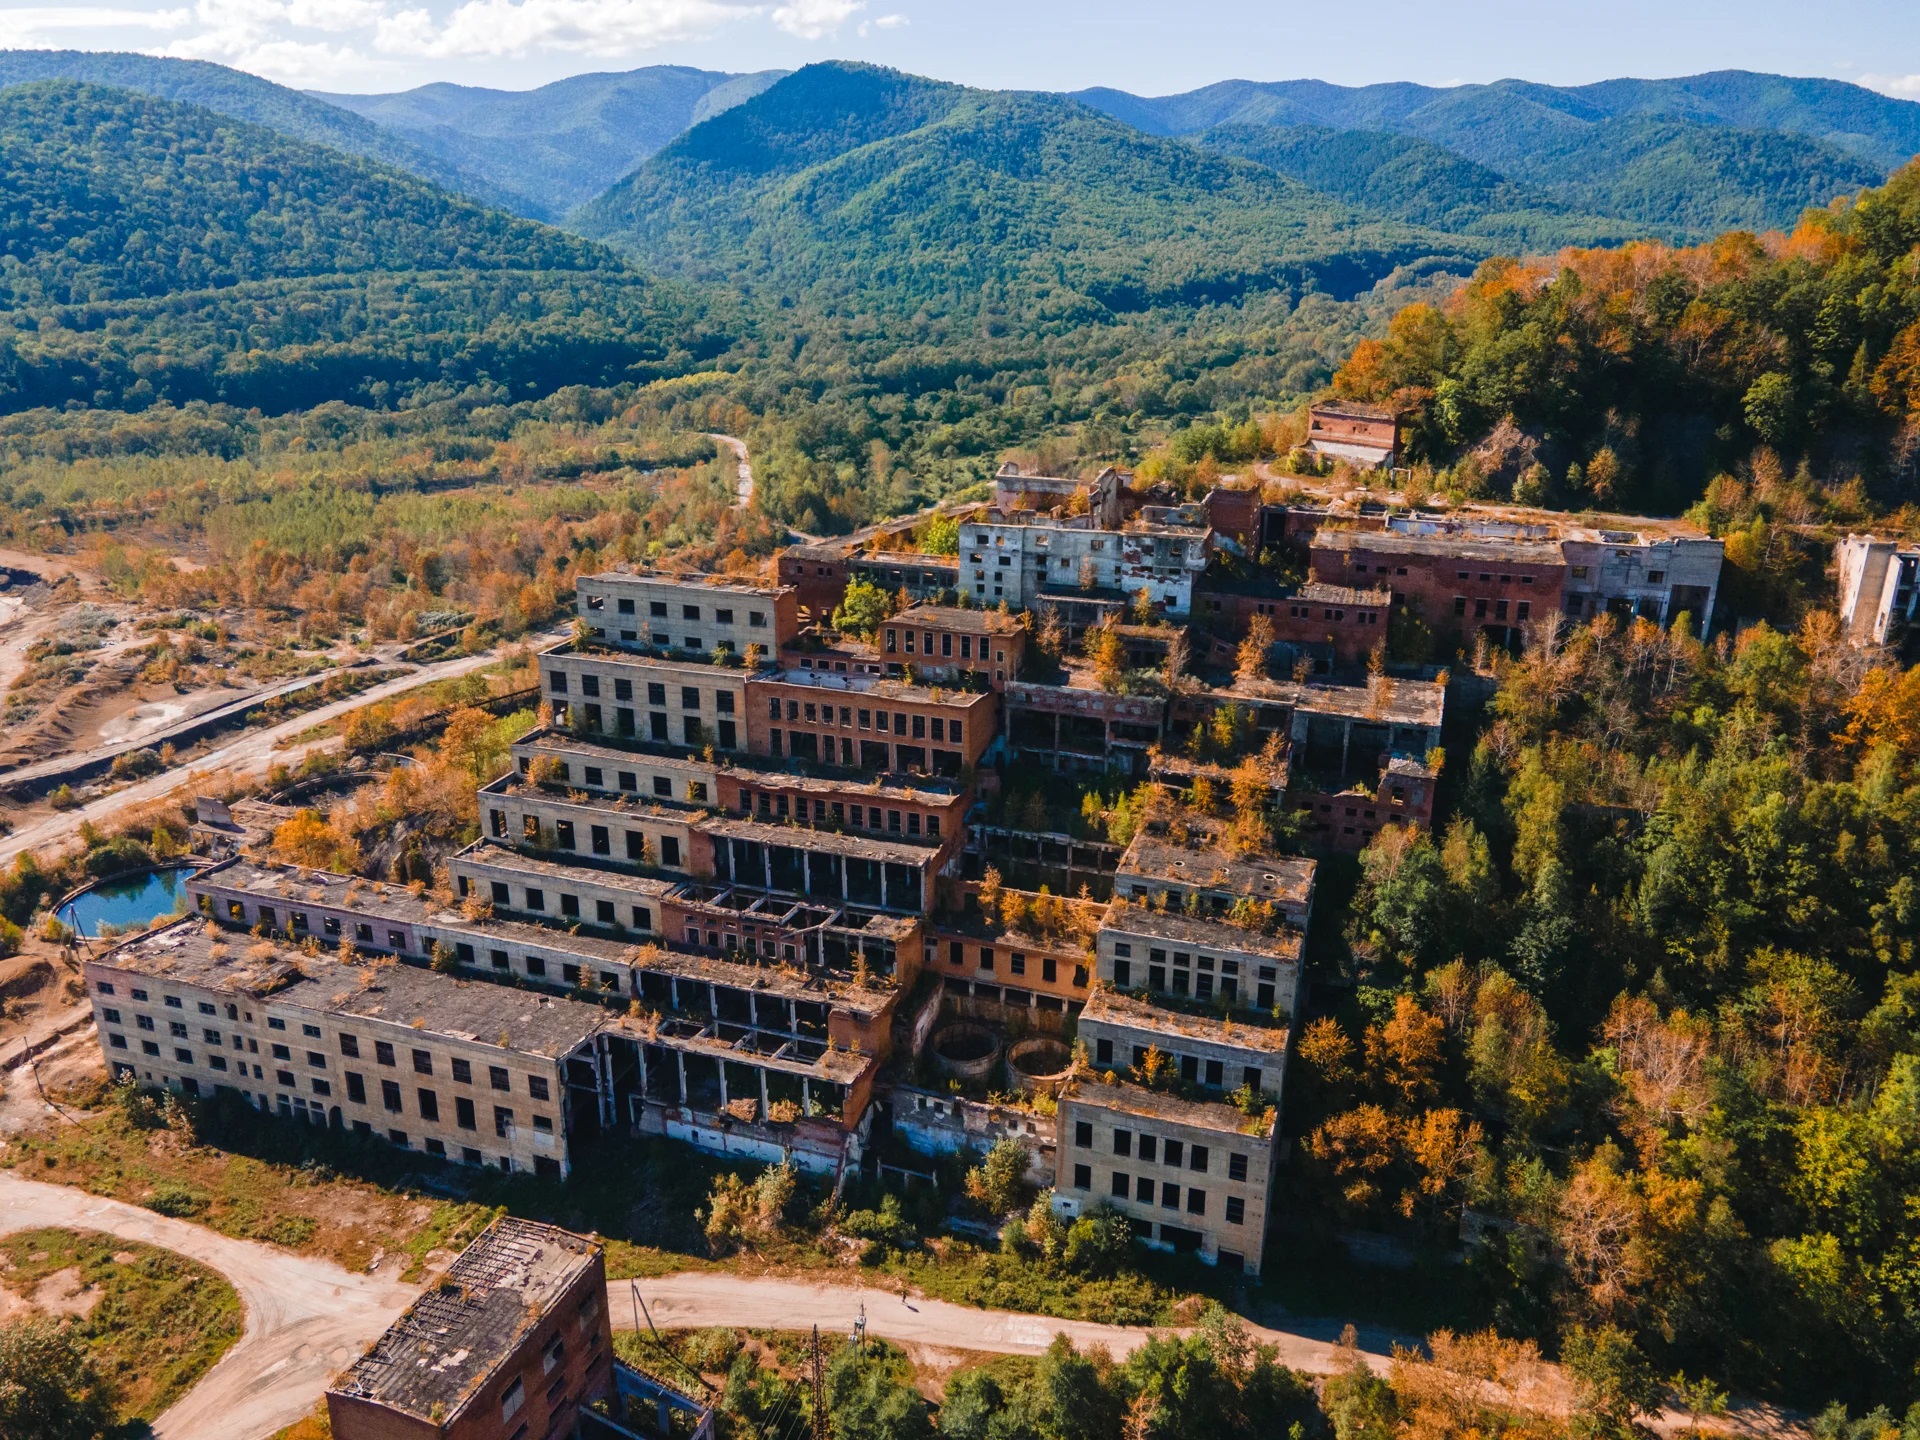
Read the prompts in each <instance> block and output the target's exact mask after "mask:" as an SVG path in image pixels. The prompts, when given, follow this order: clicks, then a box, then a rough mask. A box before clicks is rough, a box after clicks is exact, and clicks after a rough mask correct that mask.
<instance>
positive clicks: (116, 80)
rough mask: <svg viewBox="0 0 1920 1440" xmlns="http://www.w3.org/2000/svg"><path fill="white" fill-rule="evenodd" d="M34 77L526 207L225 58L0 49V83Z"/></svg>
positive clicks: (392, 134) (397, 137)
mask: <svg viewBox="0 0 1920 1440" xmlns="http://www.w3.org/2000/svg"><path fill="white" fill-rule="evenodd" d="M36 80H75V81H79V82H81V83H83V84H88V85H111V86H113V87H114V88H116V89H120V90H132V91H136V92H137V93H139V94H142V95H151V96H152V97H154V98H155V99H156V100H174V101H178V102H180V103H181V104H183V105H198V106H200V107H201V108H202V109H205V110H212V111H214V112H216V113H218V114H221V115H228V116H231V117H232V118H234V119H235V120H247V121H251V122H252V123H253V124H255V125H264V126H265V127H266V128H267V129H269V130H272V131H274V132H276V133H277V134H280V135H282V136H285V137H286V138H287V139H289V140H304V141H306V142H308V143H309V144H313V145H325V146H326V147H328V148H329V149H332V150H339V151H343V152H344V153H346V154H348V155H358V156H360V157H361V158H362V159H366V160H376V161H379V162H380V163H381V164H383V165H391V166H393V167H394V168H395V169H397V170H405V171H407V172H408V173H409V174H413V175H418V176H419V177H420V178H421V179H423V180H430V181H432V182H433V183H434V184H435V185H438V186H441V187H442V188H443V189H447V190H453V191H457V192H459V193H460V194H463V195H471V196H473V197H474V198H475V199H477V200H482V201H484V202H486V203H487V204H489V205H498V206H500V207H501V208H503V209H507V210H512V211H515V212H516V213H524V212H526V211H527V210H528V209H529V208H530V202H528V201H527V200H526V199H525V197H523V196H520V195H518V194H516V193H514V192H513V191H511V190H510V189H506V188H502V187H500V186H497V185H495V184H493V183H491V182H490V181H488V180H485V179H482V178H481V177H480V176H479V175H477V174H474V173H470V172H468V171H464V170H461V169H460V168H459V167H458V166H457V165H456V164H449V163H448V162H447V161H445V160H443V159H441V158H439V157H437V156H435V155H433V154H430V153H429V152H428V151H427V150H425V149H423V148H422V147H421V146H419V145H417V144H415V143H413V141H411V140H410V139H408V138H407V137H406V136H405V135H403V134H399V133H397V132H396V131H394V130H392V129H389V128H388V127H386V126H382V125H377V124H375V123H374V122H373V121H371V120H367V119H363V118H362V117H360V116H358V115H354V114H351V113H349V112H347V111H345V110H342V109H340V108H339V107H337V106H334V105H329V104H327V103H326V101H325V100H321V99H315V98H314V97H312V96H309V95H303V94H301V93H300V92H299V91H298V90H290V89H288V88H287V87H286V86H284V85H276V84H274V83H273V82H272V81H271V80H262V79H261V78H260V77H259V76H258V75H249V74H248V73H247V72H246V71H244V70H234V69H231V68H229V67H228V66H225V65H215V64H212V63H210V62H208V61H205V60H171V59H164V58H161V57H159V56H154V55H132V54H126V53H123V52H118V51H88V50H0V88H4V87H6V86H11V85H26V84H30V83H32V82H33V81H36Z"/></svg>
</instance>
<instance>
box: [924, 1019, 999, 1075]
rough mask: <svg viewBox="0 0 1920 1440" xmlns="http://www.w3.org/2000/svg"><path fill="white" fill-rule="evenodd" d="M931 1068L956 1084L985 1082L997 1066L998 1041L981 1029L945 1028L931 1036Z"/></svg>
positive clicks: (948, 1026)
mask: <svg viewBox="0 0 1920 1440" xmlns="http://www.w3.org/2000/svg"><path fill="white" fill-rule="evenodd" d="M929 1048H930V1049H931V1050H932V1051H933V1066H934V1069H936V1070H938V1071H939V1072H940V1073H941V1074H942V1075H946V1076H950V1077H951V1078H953V1079H955V1080H984V1079H986V1078H987V1076H989V1075H991V1074H992V1073H993V1067H994V1066H996V1065H998V1064H999V1063H1000V1037H999V1036H997V1035H995V1034H994V1033H993V1031H991V1030H989V1029H988V1028H987V1027H986V1026H984V1025H968V1024H964V1023H962V1024H957V1025H947V1026H944V1027H942V1028H941V1029H939V1030H936V1031H934V1032H933V1038H932V1041H931V1042H930V1046H929Z"/></svg>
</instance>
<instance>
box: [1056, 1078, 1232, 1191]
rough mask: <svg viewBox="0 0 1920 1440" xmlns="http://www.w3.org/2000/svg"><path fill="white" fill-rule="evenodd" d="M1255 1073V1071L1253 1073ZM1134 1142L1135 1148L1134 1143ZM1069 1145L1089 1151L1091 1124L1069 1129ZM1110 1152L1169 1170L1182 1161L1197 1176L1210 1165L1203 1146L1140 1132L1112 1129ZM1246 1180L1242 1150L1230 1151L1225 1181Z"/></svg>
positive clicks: (1082, 1122)
mask: <svg viewBox="0 0 1920 1440" xmlns="http://www.w3.org/2000/svg"><path fill="white" fill-rule="evenodd" d="M1254 1073H1255V1074H1258V1073H1259V1072H1258V1071H1255V1072H1254ZM1136 1140H1137V1141H1138V1142H1139V1143H1138V1145H1136V1144H1135V1143H1134V1142H1135V1141H1136ZM1073 1143H1074V1144H1075V1146H1077V1147H1078V1148H1079V1149H1082V1150H1091V1149H1093V1122H1092V1121H1090V1120H1080V1121H1077V1122H1075V1124H1074V1127H1073ZM1113 1153H1114V1154H1116V1155H1119V1156H1121V1157H1123V1158H1125V1159H1129V1160H1142V1161H1147V1162H1154V1161H1158V1162H1159V1163H1160V1164H1163V1165H1166V1166H1168V1167H1169V1168H1170V1169H1174V1170H1178V1169H1180V1168H1181V1165H1182V1162H1183V1161H1184V1162H1185V1166H1186V1168H1187V1169H1189V1170H1191V1171H1193V1172H1194V1173H1195V1174H1197V1175H1204V1174H1206V1173H1207V1172H1208V1167H1209V1166H1210V1164H1211V1163H1212V1158H1213V1157H1212V1155H1211V1154H1210V1152H1209V1151H1208V1149H1207V1147H1206V1146H1204V1145H1187V1144H1185V1143H1184V1142H1182V1141H1179V1140H1175V1139H1173V1138H1172V1137H1171V1136H1169V1137H1168V1138H1167V1140H1166V1143H1165V1144H1162V1143H1161V1142H1160V1137H1159V1136H1157V1135H1149V1134H1145V1133H1142V1134H1140V1135H1135V1134H1134V1133H1133V1131H1131V1130H1119V1129H1116V1130H1115V1131H1114V1132H1113ZM1246 1178H1247V1157H1246V1154H1245V1152H1243V1151H1238V1150H1236V1151H1230V1152H1229V1153H1228V1155H1227V1179H1229V1180H1234V1181H1244V1180H1245V1179H1246Z"/></svg>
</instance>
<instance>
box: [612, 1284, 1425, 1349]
mask: <svg viewBox="0 0 1920 1440" xmlns="http://www.w3.org/2000/svg"><path fill="white" fill-rule="evenodd" d="M635 1284H637V1285H638V1286H639V1287H640V1298H641V1300H642V1301H644V1302H645V1304H646V1307H647V1310H648V1312H650V1313H651V1314H652V1316H653V1323H654V1324H655V1325H657V1326H659V1327H660V1328H661V1329H663V1330H669V1329H671V1330H685V1329H694V1328H697V1327H700V1326H705V1325H741V1326H745V1327H747V1328H748V1329H756V1330H757V1329H766V1330H805V1329H808V1328H809V1327H811V1326H813V1325H816V1324H817V1325H819V1326H820V1327H821V1329H822V1330H828V1329H831V1330H834V1331H841V1332H845V1331H851V1330H852V1329H853V1323H854V1320H855V1318H856V1317H857V1316H858V1315H859V1314H860V1312H861V1307H862V1306H864V1307H865V1309H866V1316H867V1331H868V1333H869V1334H872V1335H879V1336H883V1337H885V1338H886V1339H888V1340H894V1341H898V1342H899V1343H901V1344H903V1345H936V1346H939V1347H941V1348H943V1349H951V1350H984V1351H990V1352H992V1353H994V1354H999V1355H1038V1354H1040V1353H1041V1352H1042V1351H1044V1350H1045V1349H1046V1348H1047V1346H1049V1345H1051V1344H1052V1343H1053V1337H1054V1336H1056V1335H1065V1336H1066V1337H1067V1338H1068V1339H1069V1340H1071V1341H1073V1343H1074V1344H1075V1345H1076V1346H1077V1347H1079V1348H1080V1349H1082V1350H1085V1349H1087V1348H1089V1347H1091V1346H1095V1345H1101V1346H1105V1347H1106V1349H1107V1351H1108V1353H1110V1354H1111V1355H1113V1357H1114V1358H1115V1359H1120V1358H1122V1357H1124V1356H1127V1355H1130V1354H1132V1353H1133V1352H1134V1351H1135V1350H1137V1349H1138V1348H1139V1347H1140V1346H1141V1345H1143V1344H1145V1343H1146V1341H1147V1340H1148V1339H1149V1338H1150V1337H1151V1336H1152V1335H1153V1334H1154V1333H1155V1332H1154V1331H1152V1330H1149V1329H1146V1328H1144V1327H1141V1326H1136V1325H1100V1324H1096V1323H1093V1322H1091V1321H1084V1320H1054V1319H1050V1318H1049V1317H1047V1316H1045V1315H1022V1314H1019V1313H1017V1312H1015V1311H1010V1310H976V1309H974V1308H973V1307H972V1306H970V1305H955V1304H953V1303H951V1302H950V1301H946V1300H927V1299H922V1298H920V1297H918V1296H914V1297H912V1298H910V1299H907V1300H902V1299H901V1298H900V1292H899V1290H898V1289H894V1290H874V1289H870V1288H868V1287H865V1286H855V1285H817V1284H811V1283H809V1282H807V1281H805V1280H779V1279H770V1278H761V1277H748V1276H739V1275H728V1274H726V1273H724V1272H721V1271H688V1272H686V1273H683V1274H679V1275H666V1276H662V1277H661V1278H659V1279H657V1280H639V1281H626V1280H613V1281H609V1282H608V1284H607V1313H608V1314H609V1315H611V1316H612V1317H613V1323H614V1325H615V1326H616V1327H617V1328H619V1329H623V1330H625V1329H631V1328H632V1327H633V1322H634V1316H633V1299H632V1293H631V1289H630V1286H632V1285H635ZM641 1323H642V1324H644V1323H645V1319H644V1317H643V1318H642V1322H641ZM1248 1329H1249V1330H1250V1331H1251V1332H1252V1333H1253V1335H1254V1337H1255V1338H1256V1339H1257V1340H1260V1341H1263V1342H1265V1343H1266V1344H1269V1345H1272V1346H1274V1347H1275V1348H1276V1349H1277V1350H1278V1352H1279V1355H1278V1358H1279V1360H1280V1361H1281V1363H1282V1364H1285V1365H1290V1366H1292V1367H1293V1368H1294V1369H1296V1370H1305V1371H1306V1372H1307V1373H1309V1374H1312V1375H1330V1374H1332V1373H1333V1370H1334V1364H1335V1359H1336V1357H1335V1354H1334V1347H1333V1343H1332V1341H1333V1340H1334V1339H1335V1338H1337V1336H1338V1332H1339V1329H1340V1327H1339V1326H1338V1325H1333V1326H1331V1327H1330V1329H1329V1330H1328V1331H1327V1334H1326V1335H1318V1334H1297V1333H1294V1332H1290V1331H1285V1330H1269V1329H1266V1328H1265V1327H1264V1326H1259V1325H1251V1326H1249V1327H1248ZM1161 1333H1165V1332H1164V1330H1163V1331H1162V1332H1161ZM1360 1338H1361V1340H1362V1341H1363V1342H1364V1343H1363V1344H1362V1347H1361V1353H1362V1354H1363V1355H1365V1356H1366V1357H1367V1359H1368V1360H1369V1361H1371V1362H1372V1363H1373V1364H1374V1366H1375V1367H1376V1368H1377V1369H1379V1370H1381V1371H1382V1372H1384V1371H1385V1368H1386V1366H1387V1363H1388V1361H1389V1358H1390V1357H1389V1356H1388V1355H1387V1354H1386V1353H1385V1349H1386V1345H1387V1343H1388V1341H1387V1338H1386V1337H1384V1336H1374V1335H1368V1334H1363V1335H1362V1336H1361V1337H1360ZM1369 1345H1371V1346H1374V1347H1376V1348H1372V1349H1369V1348H1368V1346H1369Z"/></svg>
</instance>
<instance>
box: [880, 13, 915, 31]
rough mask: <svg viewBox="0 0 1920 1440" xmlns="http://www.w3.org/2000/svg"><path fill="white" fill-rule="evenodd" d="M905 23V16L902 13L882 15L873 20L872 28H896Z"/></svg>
mask: <svg viewBox="0 0 1920 1440" xmlns="http://www.w3.org/2000/svg"><path fill="white" fill-rule="evenodd" d="M906 23H907V17H906V16H904V15H882V16H881V17H880V18H879V19H878V20H876V21H874V22H873V28H874V29H876V30H898V29H899V28H900V27H901V26H902V25H905V24H906Z"/></svg>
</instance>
